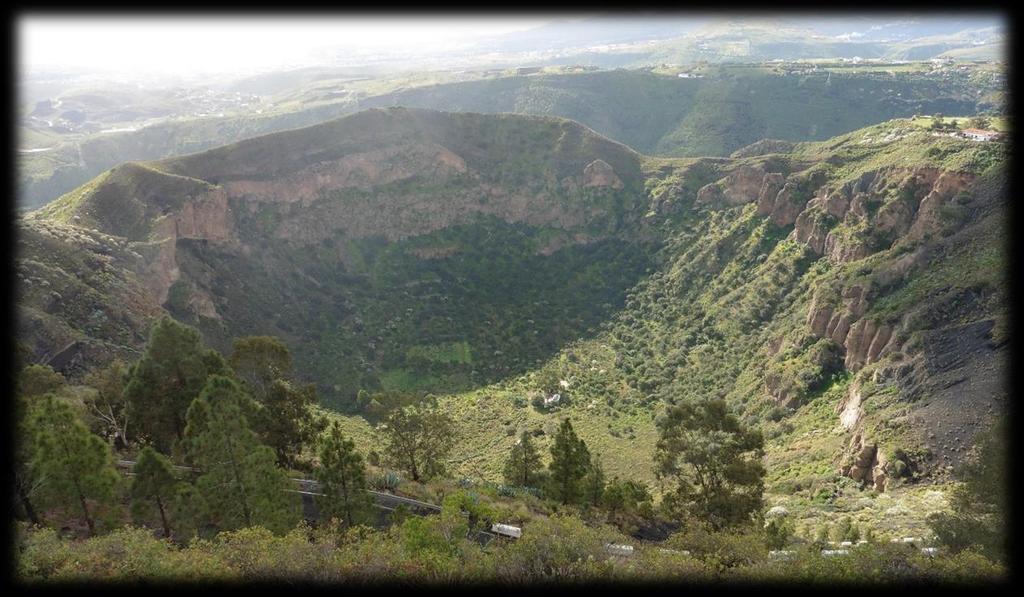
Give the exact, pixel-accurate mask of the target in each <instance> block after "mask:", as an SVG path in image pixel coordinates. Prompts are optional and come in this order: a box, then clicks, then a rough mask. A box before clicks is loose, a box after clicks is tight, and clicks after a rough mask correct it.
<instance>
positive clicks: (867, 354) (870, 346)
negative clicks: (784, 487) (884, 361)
mask: <svg viewBox="0 0 1024 597" xmlns="http://www.w3.org/2000/svg"><path fill="white" fill-rule="evenodd" d="M892 331H893V330H892V328H891V327H890V326H888V325H885V324H878V323H876V322H875V321H874V320H871V319H861V320H859V321H857V322H856V323H854V324H853V325H852V326H850V332H849V333H848V334H847V336H846V343H845V349H846V359H845V360H844V363H843V364H844V365H845V367H846V369H847V370H849V371H857V370H858V369H860V368H862V367H863V366H864V365H869V364H871V363H874V362H876V361H877V360H878V357H879V355H880V354H881V353H882V350H883V349H884V348H885V347H886V346H887V345H888V344H889V341H890V340H891V339H892Z"/></svg>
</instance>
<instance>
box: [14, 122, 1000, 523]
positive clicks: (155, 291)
mask: <svg viewBox="0 0 1024 597" xmlns="http://www.w3.org/2000/svg"><path fill="white" fill-rule="evenodd" d="M370 131H373V134H372V136H368V135H367V133H368V132H370ZM790 147H791V148H790V149H789V150H788V151H784V152H783V153H767V154H762V153H761V152H760V151H758V150H756V149H754V148H752V149H750V150H745V151H744V152H740V153H741V154H745V155H746V157H740V158H728V159H722V158H718V159H712V158H702V159H690V158H682V159H671V158H649V157H645V156H642V155H640V154H636V153H634V152H632V151H631V150H629V149H627V148H626V147H624V146H621V145H618V144H616V143H614V142H612V141H609V140H607V139H604V138H602V137H600V136H597V135H595V134H594V133H592V132H590V131H587V130H586V129H584V128H583V127H581V126H579V125H576V124H573V123H571V122H568V121H564V120H559V119H552V118H537V117H525V116H487V115H472V114H446V113H438V112H431V111H422V110H410V109H388V110H370V111H368V112H363V113H360V114H356V115H352V116H347V117H343V118H341V119H340V120H337V121H334V122H331V123H328V124H324V125H317V126H315V127H312V128H310V129H299V130H296V131H292V132H288V133H279V134H276V135H271V136H268V137H261V138H256V139H253V140H250V141H245V142H242V143H240V144H238V145H235V146H229V147H226V148H223V149H217V150H213V151H211V152H208V153H204V154H197V155H195V156H188V157H185V158H176V159H170V160H165V161H162V162H152V163H149V164H128V165H124V166H121V167H118V168H115V169H114V170H112V171H110V172H109V173H108V174H105V175H104V176H102V177H101V178H99V179H97V180H96V181H94V182H93V183H90V185H88V186H86V187H83V189H81V190H79V191H76V192H75V193H72V194H69V195H67V196H65V197H64V198H62V199H61V200H59V201H56V202H54V203H52V204H51V205H49V206H47V207H46V208H44V209H42V210H40V211H38V212H35V213H33V214H32V215H31V216H29V217H28V218H26V219H25V221H24V223H23V224H22V226H23V227H24V229H25V230H26V232H29V233H30V234H29V235H27V236H23V237H22V238H24V239H25V240H23V241H22V242H23V246H25V247H26V248H30V247H31V246H32V245H31V244H30V240H29V239H32V238H34V236H33V235H38V238H40V239H41V240H42V239H43V238H47V239H49V241H48V242H49V243H53V242H56V243H58V245H57V246H60V245H61V244H65V243H67V244H71V243H82V242H89V241H88V240H86V238H81V240H77V239H78V238H80V237H83V236H84V237H90V236H91V237H92V243H94V244H93V249H92V250H93V251H95V252H96V253H97V254H96V256H95V257H94V259H95V260H96V261H95V262H93V263H97V262H98V264H97V265H91V264H90V265H86V264H83V263H81V262H80V261H76V260H78V259H82V254H81V253H80V252H74V251H73V250H72V251H73V252H72V253H69V257H68V258H67V259H66V260H64V259H54V257H53V256H54V255H57V254H59V253H54V252H53V245H51V244H47V245H44V246H46V247H47V250H48V252H49V253H48V255H41V254H38V253H35V254H34V255H33V256H32V257H31V258H29V257H28V256H25V257H23V258H22V260H21V262H20V263H21V266H20V267H21V268H22V271H24V272H25V275H26V276H27V277H28V279H29V280H31V281H32V282H33V283H32V284H31V285H30V287H32V288H34V289H38V290H35V291H32V292H31V294H29V295H28V296H27V298H26V299H25V300H23V302H22V307H21V321H22V324H21V325H22V328H21V329H22V330H23V332H22V337H23V339H24V340H25V341H26V342H27V343H28V344H29V346H30V347H31V348H32V350H33V352H34V354H35V355H36V356H35V357H34V358H37V359H43V360H44V362H45V360H46V358H47V357H48V355H51V356H52V355H53V354H54V353H55V352H56V351H57V350H59V349H61V348H63V346H64V345H66V344H68V343H72V342H75V343H77V345H76V346H77V348H76V349H75V350H74V351H72V352H76V355H75V356H73V357H72V358H71V361H72V362H77V363H83V364H84V363H87V362H97V363H102V362H105V360H106V359H109V358H113V356H115V355H129V354H132V353H133V351H136V350H138V349H139V347H140V345H141V341H142V340H143V339H144V337H145V326H146V322H148V321H149V320H151V318H152V317H153V316H154V314H155V313H158V312H169V313H171V314H172V315H174V316H175V317H176V318H178V319H179V320H181V321H184V322H186V323H189V324H191V325H195V326H197V327H198V328H199V329H200V330H201V331H202V332H203V335H204V337H205V338H206V340H207V342H209V343H210V344H211V345H212V346H214V347H219V348H220V349H221V350H225V349H226V348H227V347H228V346H229V344H230V342H231V339H232V338H234V337H237V336H240V335H244V334H270V335H276V336H279V337H281V338H283V339H285V341H286V342H287V343H288V344H289V345H290V346H292V347H293V350H294V353H295V357H296V362H297V366H298V370H299V371H302V372H303V374H304V375H305V376H307V377H308V379H309V380H310V381H314V382H316V384H317V386H318V389H319V394H320V396H321V400H322V403H323V404H324V406H325V407H327V408H329V409H333V410H335V411H337V412H340V413H347V414H344V415H331V416H332V418H335V419H337V420H339V421H340V422H341V423H342V424H343V427H344V428H345V429H346V431H347V432H348V433H350V434H351V435H352V436H353V437H354V438H356V440H357V445H358V446H359V447H360V449H362V450H365V451H370V450H373V449H374V447H375V446H377V445H379V440H378V439H377V437H376V432H375V431H374V429H373V424H374V421H376V420H377V419H376V418H375V417H374V415H373V414H372V408H371V409H370V411H367V408H368V407H369V403H370V402H371V401H374V400H376V401H378V402H386V401H385V398H387V397H389V396H390V398H389V399H397V400H400V401H401V400H409V399H412V397H414V396H416V395H423V394H425V393H428V392H430V393H433V394H435V395H439V398H440V399H439V402H438V404H439V407H440V408H441V409H442V410H444V411H446V412H449V413H450V414H452V415H453V417H454V418H455V419H456V420H457V421H459V432H460V438H462V439H461V440H460V445H462V446H463V449H462V450H460V454H461V456H456V457H455V459H454V460H453V461H452V463H451V464H452V467H453V470H455V471H458V473H459V474H462V475H465V476H469V477H473V478H480V479H487V480H495V479H497V478H498V476H499V475H500V467H501V461H502V458H503V457H504V454H505V452H506V451H507V450H508V447H509V446H510V445H511V444H512V442H513V441H514V440H515V438H516V437H517V436H518V435H519V434H520V433H521V432H522V431H531V432H532V431H533V430H536V432H537V433H538V434H539V437H540V438H541V439H540V441H541V445H544V438H545V437H549V436H550V435H551V433H553V430H554V425H555V423H556V421H557V420H559V419H560V418H561V417H564V416H566V415H570V416H572V417H573V418H574V419H576V420H577V421H579V422H580V423H579V433H580V434H581V437H584V438H585V439H586V441H587V442H588V444H589V445H591V446H592V449H593V450H594V451H595V452H598V453H600V454H602V458H604V460H605V462H606V466H607V471H608V474H609V475H610V476H614V475H618V476H622V477H627V476H628V477H629V478H635V479H641V480H644V481H645V482H647V483H649V484H651V485H652V487H653V486H654V485H655V478H654V476H653V470H652V469H651V468H650V467H649V466H647V465H645V464H644V463H645V462H648V461H649V459H650V455H651V454H652V453H653V451H654V444H655V442H656V439H657V434H656V430H655V425H654V421H655V418H656V416H657V412H658V405H659V404H663V403H671V402H674V401H676V400H679V399H685V398H687V397H700V396H703V395H718V396H722V397H724V398H726V399H727V400H728V402H729V403H730V404H732V405H733V408H735V409H736V411H737V412H738V413H740V414H741V416H742V417H743V419H744V420H746V421H749V422H750V423H752V424H757V425H759V426H760V427H761V428H762V429H764V430H765V433H766V436H767V438H768V444H767V446H766V448H767V452H766V462H767V463H768V471H769V473H768V487H767V490H768V494H769V495H776V496H778V498H776V499H777V500H778V501H779V503H780V504H786V505H787V506H788V507H790V508H795V509H806V511H807V512H808V513H809V516H810V515H811V514H810V513H812V512H818V511H820V510H821V509H822V508H824V509H826V510H828V509H829V508H835V507H836V506H835V504H837V503H838V504H842V503H847V504H850V503H861V501H862V499H863V498H862V497H858V496H862V495H863V491H864V490H862V489H858V486H860V485H863V484H867V486H868V487H869V488H871V489H873V491H874V492H878V493H877V494H875V495H883V494H884V493H885V494H887V493H894V494H895V495H901V491H902V492H903V493H905V494H906V495H908V496H913V495H918V494H920V491H919V490H917V489H916V488H917V487H918V486H920V485H922V484H923V485H924V487H927V486H929V485H934V484H936V483H938V484H940V486H941V484H943V483H945V482H947V480H948V471H949V467H950V466H951V465H952V464H955V463H957V462H959V461H960V460H961V458H962V456H963V455H964V454H965V453H966V452H965V451H966V450H967V448H968V445H967V444H965V443H964V442H965V441H967V440H968V439H969V438H970V437H971V436H972V435H973V434H974V433H975V432H977V431H979V430H980V429H982V428H983V426H984V425H985V424H986V423H985V421H987V419H986V417H984V416H982V417H976V416H975V413H977V412H978V410H977V409H953V410H950V409H949V408H948V407H946V408H943V407H941V406H939V405H940V404H941V403H942V402H943V401H944V400H950V399H955V398H953V397H952V395H950V397H948V398H946V397H944V396H946V395H947V394H946V393H945V392H946V391H945V390H943V389H942V383H943V382H941V379H936V380H933V378H935V376H936V372H937V369H936V368H937V367H938V368H943V367H945V368H947V369H948V368H949V367H950V366H952V367H953V368H954V369H955V370H956V373H955V375H956V380H954V381H956V383H959V384H961V385H960V387H965V386H964V385H963V384H964V383H966V384H969V385H970V387H975V386H977V388H978V389H977V392H972V395H977V396H978V398H979V399H981V398H982V396H985V398H984V399H985V400H990V401H992V402H990V403H989V404H991V406H989V407H988V410H987V411H985V412H987V413H989V414H991V415H995V414H997V413H998V412H1002V408H1003V407H1002V406H1001V404H1002V400H1003V398H1002V396H1003V393H1002V388H1001V387H1000V386H999V385H998V383H995V382H994V379H993V378H992V377H991V374H990V373H988V372H990V371H1001V370H1003V368H1004V367H1005V365H1004V364H1003V360H1002V359H1004V358H1005V357H1004V356H1003V355H1004V354H1005V349H1004V348H1000V347H1003V346H1005V341H1004V340H1002V339H1001V334H1005V331H1003V330H1005V325H1006V320H1005V317H1006V315H1005V295H1004V293H1003V291H1002V284H1001V277H1000V276H1001V273H1000V272H1002V271H1003V266H1002V265H1001V263H1003V261H1004V259H1005V257H1003V255H1002V251H1003V249H1002V247H1003V240H1001V239H1002V236H1001V233H1000V232H999V231H1000V230H1001V224H999V223H998V222H1000V221H1001V218H1002V214H1003V213H1004V212H1003V210H1004V209H1005V207H1004V204H1003V203H1002V193H1003V190H1002V189H1003V186H1002V185H1003V184H1004V182H1003V181H1004V179H1003V174H1002V173H1001V172H1002V170H1001V166H1000V164H1001V162H1002V160H1003V158H1002V153H1001V152H1002V146H1001V145H1000V144H998V143H977V142H972V141H966V140H956V139H951V138H945V137H934V136H931V135H929V134H928V133H927V132H925V131H922V130H919V129H918V128H917V127H915V126H913V125H912V124H910V123H908V122H907V121H901V120H895V121H891V122H888V123H884V124H881V125H876V126H873V127H869V128H866V129H862V130H858V131H855V132H853V133H849V134H847V135H844V136H841V137H837V138H834V139H831V140H829V141H825V142H819V143H803V144H796V145H792V146H790ZM517 152H521V153H517ZM499 156H500V157H499ZM129 189H131V190H129ZM89 230H95V231H96V232H88V231H89ZM864 230H870V231H872V232H871V234H870V235H869V234H866V233H865V232H861V231H864ZM64 235H67V236H64ZM97 235H98V236H97ZM69 249H70V247H69ZM36 250H38V249H36ZM65 250H67V249H65ZM104 253H106V254H104ZM72 254H73V255H75V257H70V255H72ZM86 263H89V262H88V260H86ZM90 268H92V269H90ZM58 272H60V275H56V274H57V273H58ZM958 272H971V276H964V275H962V274H960V273H958ZM65 280H74V282H73V283H72V284H71V286H67V284H68V282H67V281H65ZM82 286H85V288H81V287H82ZM69 290H70V292H69ZM53 292H57V293H59V294H60V296H61V298H60V299H59V300H58V302H57V303H56V304H54V303H53V302H50V303H48V304H47V303H45V300H44V299H46V297H48V296H51V295H52V293H53ZM83 292H84V294H79V293H83ZM97 292H98V293H100V294H99V295H95V294H93V293H97ZM104 293H106V294H107V296H104ZM90 294H92V295H94V296H98V299H99V300H100V302H99V303H94V307H96V308H98V311H96V310H94V311H93V312H92V313H91V314H89V315H88V316H87V317H86V315H87V313H86V312H87V311H88V309H87V308H85V305H83V304H82V303H83V301H84V300H87V299H85V297H87V296H90ZM112 296H123V297H125V298H124V299H118V300H109V298H110V297H112ZM79 297H81V298H79ZM129 297H132V298H130V300H129ZM46 300H51V301H52V299H46ZM94 300H95V299H94ZM100 322H102V323H100ZM975 322H977V325H984V326H987V327H983V328H979V329H981V330H982V331H981V332H980V333H981V336H980V338H981V340H980V344H978V348H977V349H976V350H981V352H979V353H977V354H978V355H979V356H977V357H969V358H971V359H980V360H970V361H967V362H966V363H962V364H960V367H959V368H956V365H955V364H954V365H944V364H943V363H946V362H948V361H949V358H951V357H945V356H943V355H944V354H945V353H944V352H942V351H943V350H948V349H942V348H931V347H932V346H941V345H936V344H935V342H937V341H938V340H932V338H938V337H939V336H938V335H939V334H942V333H944V332H943V330H947V329H953V328H952V327H951V326H963V325H968V324H969V325H975ZM984 322H988V323H987V324H986V323H984ZM977 325H975V327H977ZM993 325H994V326H995V327H993ZM29 330H31V331H29ZM986 330H987V331H986ZM947 334H948V333H947ZM989 346H991V347H994V348H987V347H989ZM952 358H958V359H960V360H962V357H952ZM76 359H77V360H76ZM74 371H75V368H74V366H70V368H67V369H66V372H67V373H68V374H70V375H72V376H74V375H75V373H74ZM986 379H987V380H988V381H984V380H986ZM964 380H966V381H964ZM945 383H953V382H952V381H951V382H945ZM971 384H973V385H971ZM978 384H981V385H978ZM984 384H988V385H984ZM559 385H560V386H561V387H559ZM556 392H557V393H559V394H560V395H561V398H560V401H559V402H558V403H556V404H554V405H552V406H550V407H540V408H538V407H537V406H535V405H536V404H537V400H536V397H537V396H551V395H553V394H554V393H556ZM357 394H358V396H357ZM405 395H407V396H409V398H402V396H405ZM936 409H941V410H940V411H936ZM933 411H935V414H932V413H933ZM940 412H941V413H942V414H939V413H940ZM378 416H379V415H378ZM935 417H939V418H941V420H942V424H943V425H945V428H946V429H955V430H956V433H955V440H954V439H953V437H952V436H945V435H943V436H940V437H935V436H934V433H932V434H929V431H928V430H929V429H931V428H932V425H931V424H930V423H923V422H916V421H925V420H927V421H931V420H933V419H934V418H935ZM367 418H369V421H370V422H369V423H368V422H367ZM897 423H898V424H897ZM862 454H868V456H867V457H866V458H867V459H866V460H864V461H863V462H862V461H860V460H857V459H858V458H861V455H862ZM851 463H853V464H851ZM851 466H852V468H851ZM858 467H860V468H858ZM904 486H905V487H906V488H907V489H905V490H903V489H902V488H904ZM907 491H909V492H910V493H906V492H907ZM925 491H927V490H925ZM883 492H884V493H883ZM784 496H785V497H784ZM907 499H911V498H909V497H908V498H907ZM871 508H873V506H868V511H871ZM813 516H817V514H814V515H813ZM914 519H916V522H913V520H914ZM922 519H923V516H920V515H917V514H915V515H912V516H910V518H908V519H906V522H905V524H908V525H910V528H916V529H919V528H920V526H919V525H920V523H921V520H922ZM891 520H892V519H890V522H891Z"/></svg>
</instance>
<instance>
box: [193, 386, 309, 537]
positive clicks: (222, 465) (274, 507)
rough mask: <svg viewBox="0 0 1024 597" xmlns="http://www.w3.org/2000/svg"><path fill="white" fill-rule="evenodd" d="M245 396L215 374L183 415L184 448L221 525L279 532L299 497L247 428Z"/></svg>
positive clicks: (290, 521) (290, 520) (289, 522)
mask: <svg viewBox="0 0 1024 597" xmlns="http://www.w3.org/2000/svg"><path fill="white" fill-rule="evenodd" d="M246 401H251V399H250V398H249V397H248V396H246V395H245V393H244V392H242V389H241V388H240V387H239V385H238V384H237V383H236V382H235V381H234V380H232V379H230V378H227V377H224V376H221V375H214V376H211V377H210V379H209V380H208V381H207V383H206V385H205V386H204V387H203V391H202V392H201V393H200V395H199V397H198V398H196V400H195V401H193V404H192V406H191V407H190V408H189V412H188V415H187V419H188V430H187V436H188V438H189V443H188V450H189V455H190V458H191V460H192V462H193V463H194V464H195V466H197V467H198V468H199V469H200V470H201V471H202V472H201V474H200V476H199V478H198V479H197V480H196V490H197V491H198V493H199V494H200V496H201V497H202V500H203V502H204V503H205V504H206V506H207V507H208V508H209V510H208V512H209V514H210V515H211V519H213V520H215V521H217V523H218V524H217V526H218V527H219V528H220V529H221V530H225V529H237V528H242V527H250V526H254V525H260V526H264V527H266V528H268V529H270V530H271V531H273V532H275V533H283V532H285V531H287V530H288V529H290V528H292V527H293V526H294V525H295V524H296V523H297V522H298V520H299V517H300V508H299V505H300V504H299V500H298V499H297V498H296V497H295V494H293V493H289V492H287V490H288V489H290V488H291V487H290V481H289V479H288V476H287V473H286V472H285V471H284V470H282V469H280V468H278V467H277V466H276V458H275V456H274V451H273V450H271V449H270V448H269V447H268V446H265V445H263V444H261V443H260V442H259V438H258V437H257V435H256V433H255V432H254V431H252V429H250V428H249V423H248V420H247V417H246V414H245V413H246V410H247V408H246V405H245V402H246Z"/></svg>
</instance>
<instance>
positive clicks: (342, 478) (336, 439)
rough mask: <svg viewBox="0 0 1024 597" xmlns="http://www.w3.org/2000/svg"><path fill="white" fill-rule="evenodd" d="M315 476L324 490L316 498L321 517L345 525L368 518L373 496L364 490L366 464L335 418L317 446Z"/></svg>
mask: <svg viewBox="0 0 1024 597" xmlns="http://www.w3.org/2000/svg"><path fill="white" fill-rule="evenodd" d="M316 478H317V481H318V482H319V483H320V492H321V493H323V494H324V495H323V496H320V497H319V498H318V500H317V501H318V502H319V503H318V506H319V509H320V513H321V515H322V516H323V518H324V519H326V520H329V519H331V518H336V519H338V520H342V521H344V523H345V525H346V526H353V525H355V524H359V523H362V522H365V521H366V520H368V519H369V515H370V513H371V512H372V507H373V500H372V499H371V498H370V495H369V494H368V493H366V467H365V465H364V464H363V458H362V456H360V455H359V453H358V452H356V445H355V442H353V441H352V440H351V439H347V438H345V436H344V435H342V433H341V426H339V425H338V423H337V421H335V422H334V425H332V426H331V429H330V431H329V432H328V434H327V437H326V438H325V439H324V442H323V445H322V446H321V448H320V467H319V468H318V469H317V471H316Z"/></svg>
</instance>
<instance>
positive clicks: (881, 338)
mask: <svg viewBox="0 0 1024 597" xmlns="http://www.w3.org/2000/svg"><path fill="white" fill-rule="evenodd" d="M891 337H892V328H890V327H889V326H887V325H880V326H878V330H877V331H876V332H875V337H874V338H873V339H872V340H871V345H870V346H868V349H867V353H866V355H865V358H864V362H865V363H868V364H870V363H874V362H875V361H877V360H878V356H879V354H881V352H882V349H883V348H885V346H886V345H887V344H888V343H889V339H890V338H891Z"/></svg>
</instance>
